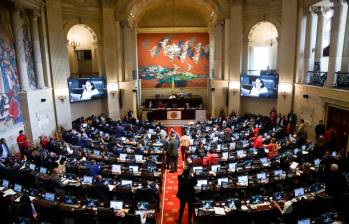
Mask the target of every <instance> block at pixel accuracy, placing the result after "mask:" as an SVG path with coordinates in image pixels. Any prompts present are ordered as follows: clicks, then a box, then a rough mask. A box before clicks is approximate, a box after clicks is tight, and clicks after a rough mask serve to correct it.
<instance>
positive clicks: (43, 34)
mask: <svg viewBox="0 0 349 224" xmlns="http://www.w3.org/2000/svg"><path fill="white" fill-rule="evenodd" d="M40 20H41V21H40V23H39V24H40V27H39V30H40V32H39V34H40V40H41V45H40V46H41V52H42V65H43V71H44V80H45V86H47V87H48V88H51V87H52V78H51V69H50V68H51V65H50V56H49V47H48V38H47V35H48V32H47V23H46V8H45V6H42V7H41V12H40Z"/></svg>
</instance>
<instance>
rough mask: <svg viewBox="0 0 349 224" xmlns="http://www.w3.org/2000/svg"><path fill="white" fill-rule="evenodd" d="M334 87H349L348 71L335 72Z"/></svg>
mask: <svg viewBox="0 0 349 224" xmlns="http://www.w3.org/2000/svg"><path fill="white" fill-rule="evenodd" d="M335 75H336V76H335V79H336V84H337V86H336V88H340V89H349V72H336V73H335Z"/></svg>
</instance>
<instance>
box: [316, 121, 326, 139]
mask: <svg viewBox="0 0 349 224" xmlns="http://www.w3.org/2000/svg"><path fill="white" fill-rule="evenodd" d="M324 134H325V125H324V121H323V120H319V124H317V125H316V126H315V135H316V141H317V140H318V139H319V137H320V136H321V135H322V136H324Z"/></svg>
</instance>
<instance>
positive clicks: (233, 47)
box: [226, 1, 243, 115]
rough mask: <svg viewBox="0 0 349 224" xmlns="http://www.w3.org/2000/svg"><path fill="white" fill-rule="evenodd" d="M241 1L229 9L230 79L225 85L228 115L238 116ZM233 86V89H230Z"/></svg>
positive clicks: (240, 62)
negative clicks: (227, 95) (234, 113)
mask: <svg viewBox="0 0 349 224" xmlns="http://www.w3.org/2000/svg"><path fill="white" fill-rule="evenodd" d="M242 12H243V1H238V2H236V4H235V5H234V6H232V7H230V30H231V32H230V36H229V41H230V77H229V83H228V84H227V85H226V87H227V88H228V91H229V92H228V93H229V105H228V114H230V113H231V112H232V111H235V112H236V114H238V115H239V114H240V88H239V86H240V85H239V84H240V74H241V64H242V60H241V59H242V56H241V55H242V46H243V42H242V39H243V34H242V30H243V28H242V27H243V26H242V24H243V20H242ZM232 86H233V88H231V87H232Z"/></svg>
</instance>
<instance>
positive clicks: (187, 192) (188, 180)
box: [176, 168, 197, 224]
mask: <svg viewBox="0 0 349 224" xmlns="http://www.w3.org/2000/svg"><path fill="white" fill-rule="evenodd" d="M196 184H197V180H196V178H195V176H194V174H193V173H192V172H191V171H190V169H188V168H186V169H184V170H183V173H182V174H181V175H179V176H178V192H177V195H176V196H177V198H178V199H179V201H180V209H179V215H178V220H177V223H178V224H180V223H182V218H183V213H184V208H185V205H186V204H188V223H189V224H191V223H192V217H193V207H194V200H195V186H196Z"/></svg>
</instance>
